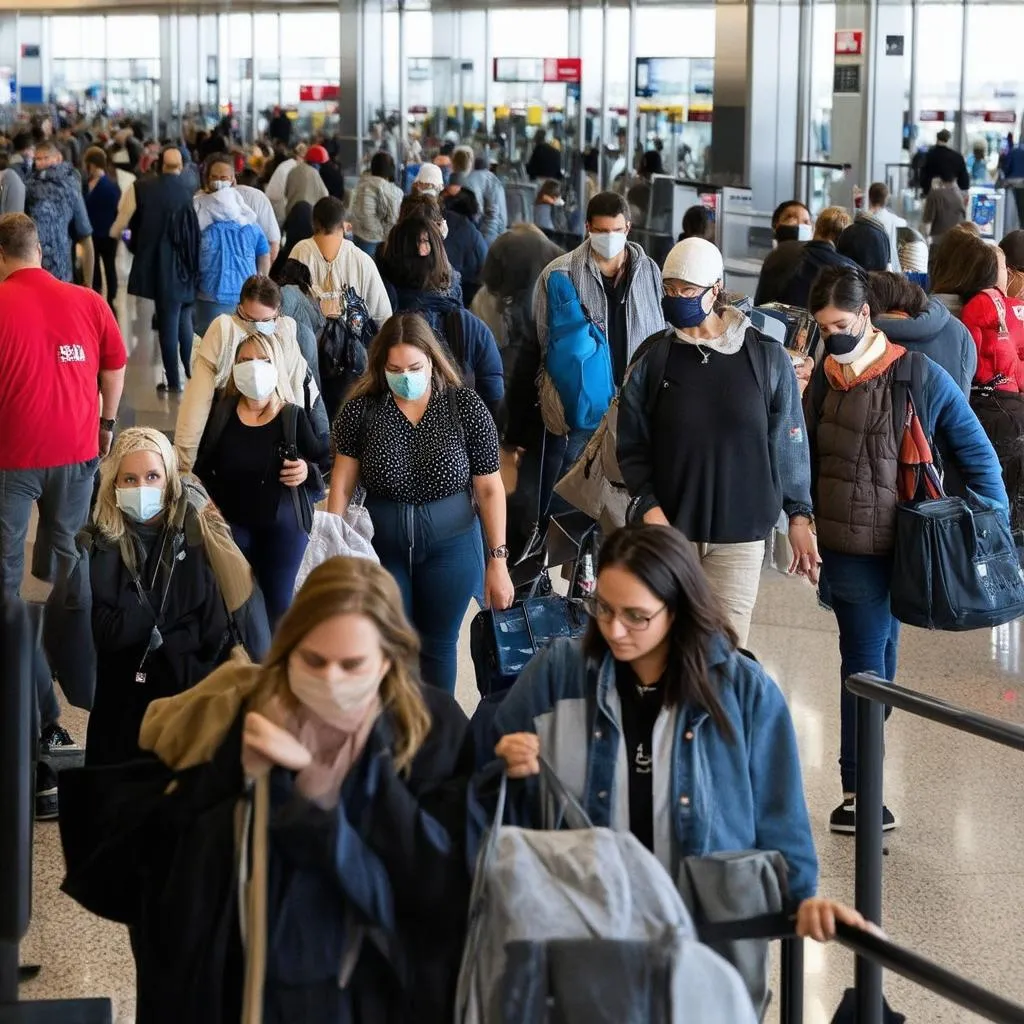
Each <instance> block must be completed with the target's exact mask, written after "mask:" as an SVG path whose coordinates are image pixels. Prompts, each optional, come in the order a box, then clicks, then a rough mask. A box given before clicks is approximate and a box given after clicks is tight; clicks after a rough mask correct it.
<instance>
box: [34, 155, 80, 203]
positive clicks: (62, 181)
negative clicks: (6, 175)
mask: <svg viewBox="0 0 1024 1024" xmlns="http://www.w3.org/2000/svg"><path fill="white" fill-rule="evenodd" d="M78 182H79V179H78V174H77V172H76V171H75V169H74V167H73V166H72V165H71V164H55V165H54V166H53V167H47V168H46V170H45V171H33V173H32V177H30V178H29V180H28V182H27V183H26V190H27V191H28V195H29V198H30V199H31V200H32V201H33V202H39V201H40V200H43V201H45V200H47V199H53V198H57V197H58V196H61V195H63V194H65V193H68V190H69V189H72V188H74V189H77V188H78V187H79V184H78Z"/></svg>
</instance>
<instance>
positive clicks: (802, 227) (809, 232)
mask: <svg viewBox="0 0 1024 1024" xmlns="http://www.w3.org/2000/svg"><path fill="white" fill-rule="evenodd" d="M813 237H814V228H812V227H811V225H810V224H798V225H797V229H796V240H797V241H798V242H809V241H810V240H811V239H812V238H813Z"/></svg>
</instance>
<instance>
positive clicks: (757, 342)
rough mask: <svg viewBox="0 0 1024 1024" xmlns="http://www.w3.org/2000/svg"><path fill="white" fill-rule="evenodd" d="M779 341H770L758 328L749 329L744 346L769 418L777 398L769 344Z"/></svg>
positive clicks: (775, 343)
mask: <svg viewBox="0 0 1024 1024" xmlns="http://www.w3.org/2000/svg"><path fill="white" fill-rule="evenodd" d="M777 344H778V342H777V341H769V340H767V339H766V338H763V337H761V335H760V334H759V333H758V332H757V330H756V329H753V330H749V331H747V336H746V338H745V339H744V341H743V347H744V348H745V349H746V350H747V358H748V359H749V360H750V367H751V369H752V370H753V371H754V379H755V380H756V381H757V389H758V390H759V391H760V392H761V397H762V398H763V399H764V411H765V413H766V415H767V416H768V419H769V420H771V418H772V407H773V403H774V399H775V388H774V386H773V382H772V379H771V378H772V359H771V354H770V353H769V351H768V346H769V345H777Z"/></svg>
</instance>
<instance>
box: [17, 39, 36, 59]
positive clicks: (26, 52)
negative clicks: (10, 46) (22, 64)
mask: <svg viewBox="0 0 1024 1024" xmlns="http://www.w3.org/2000/svg"><path fill="white" fill-rule="evenodd" d="M21 55H22V57H24V58H25V59H27V60H34V59H36V58H38V56H39V46H38V44H36V43H22V44H21Z"/></svg>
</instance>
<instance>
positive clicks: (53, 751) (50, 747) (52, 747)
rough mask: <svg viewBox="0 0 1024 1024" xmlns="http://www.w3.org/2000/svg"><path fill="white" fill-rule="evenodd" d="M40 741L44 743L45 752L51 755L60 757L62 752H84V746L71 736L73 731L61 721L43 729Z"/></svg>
mask: <svg viewBox="0 0 1024 1024" xmlns="http://www.w3.org/2000/svg"><path fill="white" fill-rule="evenodd" d="M39 742H40V743H41V744H42V748H43V753H44V754H49V756H50V757H60V756H61V755H62V754H80V753H81V752H82V748H81V747H80V746H79V745H78V744H77V743H76V742H75V741H74V740H73V739H72V738H71V733H69V732H68V731H67V729H65V728H64V726H62V725H61V724H60V723H59V722H55V723H54V724H53V725H48V726H47V727H46V728H45V729H44V730H43V734H42V736H41V737H40V738H39Z"/></svg>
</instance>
